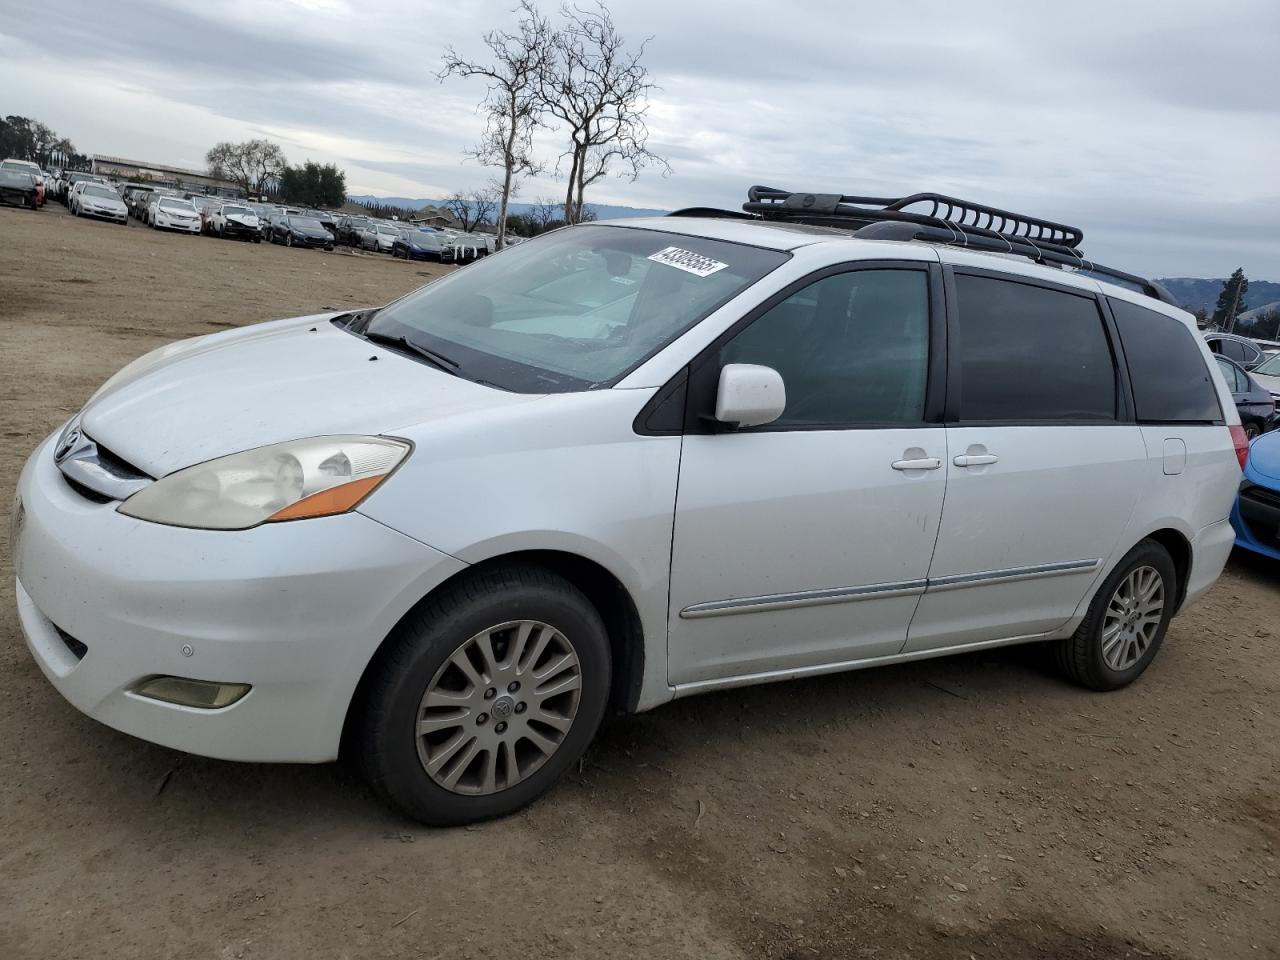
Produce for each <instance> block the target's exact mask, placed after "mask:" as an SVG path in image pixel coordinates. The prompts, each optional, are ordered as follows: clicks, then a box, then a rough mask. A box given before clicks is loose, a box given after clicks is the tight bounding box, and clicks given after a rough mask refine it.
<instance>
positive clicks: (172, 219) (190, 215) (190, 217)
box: [147, 197, 200, 233]
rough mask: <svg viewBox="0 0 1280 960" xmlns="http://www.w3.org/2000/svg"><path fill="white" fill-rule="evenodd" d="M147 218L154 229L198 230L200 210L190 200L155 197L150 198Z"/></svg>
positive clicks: (194, 231)
mask: <svg viewBox="0 0 1280 960" xmlns="http://www.w3.org/2000/svg"><path fill="white" fill-rule="evenodd" d="M147 220H148V222H149V223H150V224H151V226H152V227H154V228H155V229H156V230H178V231H181V232H182V233H199V232H200V211H199V210H197V209H196V207H195V204H193V203H192V202H191V201H190V200H182V199H180V198H178V197H157V198H156V199H154V200H152V201H151V206H150V207H149V208H148V210H147Z"/></svg>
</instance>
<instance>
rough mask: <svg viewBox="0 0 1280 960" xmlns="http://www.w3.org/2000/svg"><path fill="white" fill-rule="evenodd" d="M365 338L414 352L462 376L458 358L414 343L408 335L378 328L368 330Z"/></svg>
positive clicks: (448, 371)
mask: <svg viewBox="0 0 1280 960" xmlns="http://www.w3.org/2000/svg"><path fill="white" fill-rule="evenodd" d="M364 338H365V339H366V340H368V341H369V342H370V343H381V344H385V345H386V346H388V347H395V348H397V349H399V350H403V351H405V352H407V353H412V354H414V355H415V356H418V357H421V358H422V359H423V360H426V361H427V362H428V363H430V364H432V365H434V366H437V367H439V368H440V369H441V370H443V371H444V372H445V373H451V374H453V375H454V376H455V377H457V376H461V374H459V373H458V361H457V360H454V359H453V358H452V357H446V356H445V355H444V354H443V353H437V352H436V351H435V350H432V349H431V348H430V347H424V346H423V345H422V344H420V343H414V342H413V341H412V340H410V339H409V338H408V337H405V336H393V335H392V334H389V333H379V332H378V331H376V330H366V331H365V333H364Z"/></svg>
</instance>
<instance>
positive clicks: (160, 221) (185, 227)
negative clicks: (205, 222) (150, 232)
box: [156, 217, 200, 233]
mask: <svg viewBox="0 0 1280 960" xmlns="http://www.w3.org/2000/svg"><path fill="white" fill-rule="evenodd" d="M156 226H157V227H159V228H160V229H161V230H177V231H178V232H180V233H199V232H200V221H199V220H193V221H183V220H171V219H169V218H168V217H156Z"/></svg>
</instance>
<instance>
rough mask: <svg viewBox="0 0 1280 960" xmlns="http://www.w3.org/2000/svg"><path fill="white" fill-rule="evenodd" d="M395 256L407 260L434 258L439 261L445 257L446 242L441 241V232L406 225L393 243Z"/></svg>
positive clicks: (392, 250)
mask: <svg viewBox="0 0 1280 960" xmlns="http://www.w3.org/2000/svg"><path fill="white" fill-rule="evenodd" d="M391 255H392V256H393V257H404V258H405V259H406V260H434V261H436V262H437V263H439V262H440V261H441V260H442V259H444V244H443V243H441V242H440V234H438V233H435V232H434V231H433V232H431V233H427V232H425V231H422V230H415V229H413V228H412V227H406V228H404V229H403V230H401V231H400V235H399V236H398V237H396V239H395V240H394V241H393V242H392V244H391Z"/></svg>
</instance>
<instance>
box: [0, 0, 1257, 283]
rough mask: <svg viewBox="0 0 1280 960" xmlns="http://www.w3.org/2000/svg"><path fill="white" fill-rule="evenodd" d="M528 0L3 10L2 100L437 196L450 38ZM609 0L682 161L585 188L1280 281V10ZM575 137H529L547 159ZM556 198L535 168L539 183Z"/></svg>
mask: <svg viewBox="0 0 1280 960" xmlns="http://www.w3.org/2000/svg"><path fill="white" fill-rule="evenodd" d="M513 5H514V4H513V3H512V2H511V0H483V2H481V0H477V2H474V3H468V4H460V3H456V2H453V3H445V2H442V0H435V2H419V0H373V2H370V0H366V2H362V3H360V4H356V3H353V2H350V0H285V2H275V3H265V2H261V0H222V2H219V3H216V4H210V3H208V2H207V0H168V2H165V0H116V2H115V3H113V4H111V5H109V6H108V7H104V6H103V5H102V4H100V3H98V2H95V0H63V2H61V3H59V4H55V5H53V6H47V5H46V6H45V7H43V8H42V9H41V15H40V16H38V17H27V18H10V19H8V20H6V21H4V25H3V26H2V27H0V30H3V31H5V32H4V33H0V89H3V90H6V91H7V92H8V93H9V96H8V97H6V103H5V107H4V110H5V112H18V113H24V114H28V115H33V116H38V117H40V118H41V119H44V120H45V121H46V122H48V123H50V124H51V125H52V126H54V127H55V128H56V129H57V130H59V131H60V132H61V133H64V134H66V135H67V136H70V137H71V138H72V139H73V140H74V141H75V142H76V143H77V144H78V145H79V146H80V147H81V148H82V149H86V150H88V151H90V152H101V153H109V154H116V155H123V156H133V157H137V158H139V159H154V160H157V161H160V162H169V163H177V164H182V165H192V166H198V165H200V164H201V162H202V161H201V158H202V157H203V155H204V152H205V150H206V149H207V148H208V147H209V146H210V145H211V144H212V143H213V142H215V141H216V140H220V139H241V138H244V137H248V136H258V135H265V136H270V137H272V138H274V139H277V140H279V141H280V142H281V144H282V145H283V146H284V147H285V150H286V153H287V154H288V155H289V156H290V157H291V158H292V159H294V160H302V159H305V158H308V157H309V158H311V159H315V160H319V161H332V162H338V163H340V164H342V165H343V166H344V167H345V168H346V169H347V171H348V182H349V185H350V188H351V190H352V192H356V193H368V192H372V193H381V194H395V195H408V196H433V195H440V194H443V193H448V192H452V191H453V190H455V189H459V188H462V189H469V188H474V187H477V186H479V185H481V184H482V183H484V182H485V181H486V180H487V179H488V178H489V176H490V175H491V173H492V171H489V170H486V169H484V168H481V167H479V166H478V165H477V164H475V163H474V162H469V161H464V159H463V153H464V151H465V149H466V148H467V147H469V146H470V145H472V144H473V143H474V142H475V141H476V139H477V137H478V136H479V134H480V130H481V126H482V122H481V119H480V118H479V117H478V116H477V114H476V111H475V103H476V102H477V101H478V100H479V99H480V97H481V96H482V95H483V84H481V83H480V82H478V81H476V82H468V81H458V80H451V81H449V82H447V83H445V84H441V83H440V82H439V81H438V78H437V76H436V72H437V70H438V66H439V57H440V53H441V50H442V49H443V48H444V46H445V45H447V44H452V45H455V46H456V47H457V48H458V49H459V50H460V51H461V52H463V53H465V54H476V55H479V54H481V53H482V52H483V47H482V44H481V40H480V38H481V35H482V34H483V33H484V31H485V30H487V29H490V28H492V27H493V26H495V25H500V24H503V23H509V22H510V20H511V16H512V15H511V9H510V8H511V7H512V6H513ZM552 6H553V4H552V3H544V7H545V8H546V9H548V10H550V9H551V8H552ZM612 7H613V11H614V15H615V18H616V20H617V22H618V24H619V27H620V28H621V29H622V31H623V32H624V33H625V34H626V35H627V37H628V38H629V40H631V41H632V42H633V43H636V44H638V43H640V42H641V41H644V40H645V38H650V39H649V40H648V46H647V48H646V55H645V60H646V63H647V64H648V65H649V67H650V69H651V71H652V73H653V76H654V79H655V81H656V82H657V83H658V84H659V87H660V89H659V90H657V91H655V94H654V97H653V100H652V103H651V106H650V112H649V126H650V131H651V145H652V146H653V147H654V148H655V149H656V150H658V152H660V153H662V154H664V155H665V156H667V157H668V159H669V160H670V161H671V164H672V168H673V172H672V175H671V176H669V177H661V176H658V175H657V174H656V173H653V172H649V173H646V174H645V175H644V176H642V177H641V178H640V179H639V180H638V181H636V182H634V183H632V182H630V181H629V180H627V179H625V178H610V179H607V180H605V181H602V182H601V183H600V184H598V185H597V186H596V187H595V188H594V189H593V191H592V193H591V195H590V197H589V199H595V200H597V201H599V202H608V203H618V204H627V205H632V206H643V207H668V208H674V207H678V206H692V205H715V206H724V207H730V208H734V207H737V206H738V205H740V204H741V202H742V200H743V198H744V195H745V191H746V188H747V187H748V186H750V185H751V184H753V183H765V184H770V185H776V186H783V187H793V188H796V189H812V190H823V191H835V192H846V193H848V192H854V193H859V194H884V195H904V194H907V193H914V192H918V191H922V190H937V191H940V192H946V193H953V194H956V195H959V196H970V197H972V198H973V199H975V200H980V201H984V202H988V203H992V204H995V205H998V206H1004V207H1008V208H1011V209H1015V210H1027V211H1028V212H1032V213H1037V214H1040V215H1043V216H1046V217H1050V218H1053V219H1060V220H1065V221H1067V222H1073V223H1079V224H1080V225H1081V226H1082V227H1084V229H1085V232H1086V244H1085V245H1086V249H1087V250H1088V252H1089V254H1090V255H1091V256H1094V257H1095V258H1097V259H1099V260H1104V261H1109V262H1110V261H1114V263H1115V265H1117V266H1122V267H1126V268H1128V269H1131V270H1135V271H1139V272H1147V273H1152V274H1157V275H1172V274H1184V275H1221V274H1223V273H1224V272H1226V271H1228V270H1230V269H1232V268H1233V267H1235V266H1238V265H1244V266H1245V267H1246V270H1247V271H1249V272H1250V273H1251V274H1253V275H1255V276H1259V277H1272V278H1280V244H1278V243H1277V242H1276V241H1274V240H1272V239H1271V237H1272V232H1273V231H1272V229H1271V227H1270V224H1271V223H1273V222H1275V221H1276V220H1277V219H1280V196H1277V193H1278V192H1280V191H1278V190H1277V188H1276V187H1275V185H1274V184H1275V181H1274V174H1273V173H1272V171H1273V169H1274V158H1275V157H1276V156H1277V155H1280V124H1277V123H1276V120H1277V113H1280V107H1278V106H1277V103H1276V100H1275V96H1274V91H1275V83H1274V80H1273V76H1272V75H1273V73H1274V68H1273V67H1272V61H1273V60H1274V55H1273V54H1274V49H1275V44H1276V42H1277V41H1278V40H1280V4H1276V3H1275V2H1274V0H1223V2H1219V3H1216V4H1214V5H1212V6H1205V5H1204V4H1203V3H1200V2H1198V0H1168V2H1164V3H1160V4H1155V3H1147V2H1142V3H1124V4H1119V3H1115V2H1114V0H1112V2H1102V0H1080V2H1077V3H1076V4H1073V5H1071V6H1069V7H1064V6H1061V5H1058V6H1048V5H1044V4H1016V5H1015V4H1008V3H1004V2H994V0H971V2H969V3H965V4H952V3H942V2H929V0H904V2H901V3H896V4H879V5H868V4H849V3H846V2H843V0H797V2H795V3H792V4H790V5H788V6H787V7H786V9H785V11H781V12H780V9H779V8H778V6H777V5H776V4H771V3H765V2H763V0H737V2H735V3H734V4H733V5H732V6H728V5H725V4H690V3H688V2H687V0H613V3H612ZM561 140H562V134H560V133H557V132H554V131H553V132H546V133H544V134H543V135H541V136H540V137H539V146H540V150H541V152H542V155H543V157H544V159H545V160H546V161H547V163H548V166H549V167H551V168H553V167H554V163H555V160H556V157H557V156H558V154H559V153H560V151H561V149H562V147H561ZM563 189H564V188H563V184H562V183H559V182H556V181H555V180H554V179H553V178H552V177H551V176H550V175H544V176H543V177H541V178H538V179H535V180H534V181H532V182H528V183H526V184H525V185H524V187H523V190H522V194H523V196H524V197H526V198H528V197H534V196H541V195H551V196H556V195H561V194H563Z"/></svg>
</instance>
